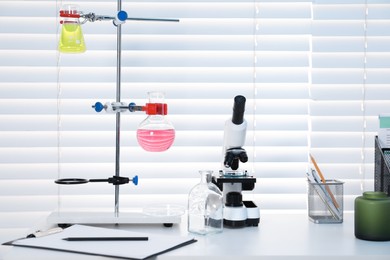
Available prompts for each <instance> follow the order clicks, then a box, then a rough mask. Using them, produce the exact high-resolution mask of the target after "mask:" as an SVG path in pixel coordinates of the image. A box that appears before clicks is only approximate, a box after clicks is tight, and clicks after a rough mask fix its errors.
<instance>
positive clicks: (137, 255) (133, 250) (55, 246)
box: [3, 225, 197, 260]
mask: <svg viewBox="0 0 390 260" xmlns="http://www.w3.org/2000/svg"><path fill="white" fill-rule="evenodd" d="M80 236H83V237H86V236H88V237H114V236H115V237H130V236H134V237H139V236H147V237H148V240H147V241H87V242H84V241H83V242H69V241H66V240H64V239H65V238H67V237H80ZM196 241H197V240H195V239H194V238H192V237H182V236H171V235H157V234H146V233H139V232H131V231H125V230H117V229H109V228H101V227H90V226H84V225H73V226H71V227H69V228H66V229H64V230H63V231H62V232H60V233H56V234H52V235H48V236H42V237H34V238H22V239H17V240H13V241H10V242H7V243H4V244H3V245H9V246H20V247H28V248H36V249H46V250H56V251H61V252H70V253H79V254H87V255H95V256H106V257H114V258H121V259H136V260H143V259H147V258H150V257H153V256H157V255H160V254H163V253H166V252H168V251H171V250H174V249H177V248H180V247H183V246H186V245H189V244H192V243H195V242H196Z"/></svg>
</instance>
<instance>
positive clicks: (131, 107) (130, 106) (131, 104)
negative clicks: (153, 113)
mask: <svg viewBox="0 0 390 260" xmlns="http://www.w3.org/2000/svg"><path fill="white" fill-rule="evenodd" d="M134 107H135V103H134V102H131V103H130V104H129V111H130V112H134V111H135V110H134Z"/></svg>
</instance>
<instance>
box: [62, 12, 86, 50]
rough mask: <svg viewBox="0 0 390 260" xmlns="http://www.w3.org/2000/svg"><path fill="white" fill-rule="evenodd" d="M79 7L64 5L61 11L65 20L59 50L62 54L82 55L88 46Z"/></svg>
mask: <svg viewBox="0 0 390 260" xmlns="http://www.w3.org/2000/svg"><path fill="white" fill-rule="evenodd" d="M77 16H79V11H78V6H77V5H64V6H63V8H62V10H61V17H62V18H63V20H62V21H61V23H62V29H61V36H60V42H59V45H58V50H59V51H60V52H62V53H82V52H85V50H86V46H85V41H84V36H83V32H82V30H81V24H80V21H79V18H77Z"/></svg>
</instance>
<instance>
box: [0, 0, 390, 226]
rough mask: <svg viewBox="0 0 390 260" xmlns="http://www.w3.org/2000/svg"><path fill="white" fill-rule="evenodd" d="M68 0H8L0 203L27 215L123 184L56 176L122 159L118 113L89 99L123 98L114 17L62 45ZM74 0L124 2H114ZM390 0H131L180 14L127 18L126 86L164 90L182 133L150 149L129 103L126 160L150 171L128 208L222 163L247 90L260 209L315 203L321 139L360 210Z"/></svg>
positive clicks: (381, 91)
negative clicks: (68, 48) (140, 138)
mask: <svg viewBox="0 0 390 260" xmlns="http://www.w3.org/2000/svg"><path fill="white" fill-rule="evenodd" d="M66 3H75V2H72V1H60V0H58V1H0V24H1V26H0V38H1V41H0V56H1V59H0V102H1V108H2V109H1V110H0V111H1V112H0V118H1V120H0V125H1V128H0V130H1V131H0V140H1V141H0V169H1V170H0V172H1V175H0V178H1V182H0V201H1V212H2V214H0V216H1V218H4V219H6V220H9V219H16V220H15V223H18V224H20V221H19V222H18V219H17V218H14V216H16V215H17V216H28V218H29V220H30V221H33V220H34V219H35V218H36V219H37V218H38V217H40V216H42V215H45V214H48V213H49V212H50V211H52V210H54V209H56V208H58V207H59V208H61V209H72V208H76V209H88V208H104V209H113V204H114V190H113V186H111V185H107V184H86V185H76V186H71V187H70V186H66V187H65V186H57V185H55V184H54V182H53V181H54V180H55V179H57V178H59V177H61V178H66V177H80V178H86V179H89V178H108V177H110V176H112V175H113V174H114V161H115V159H114V156H115V133H114V132H115V130H114V129H115V115H114V114H105V113H99V114H98V113H95V112H94V111H93V109H92V108H91V106H92V104H94V103H95V102H96V101H101V102H103V103H104V102H107V101H114V100H115V80H116V78H115V75H116V74H115V71H116V28H115V27H114V26H113V25H112V24H111V23H110V22H94V23H86V24H85V25H83V27H82V28H83V32H84V37H85V40H86V44H87V52H85V53H83V54H79V55H65V54H59V53H58V52H57V50H56V49H57V40H58V37H59V33H60V24H59V18H58V11H59V9H60V7H61V5H62V4H66ZM77 4H78V5H79V6H80V7H81V8H80V9H81V10H82V11H84V12H86V13H88V12H94V13H97V14H105V15H112V14H114V13H115V12H116V5H117V2H116V1H113V0H111V1H97V0H95V1H81V0H79V1H77ZM389 8H390V4H388V3H386V1H380V0H373V1H341V0H340V1H337V0H332V1H309V0H307V1H292V0H291V1H287V0H286V1H260V0H247V1H233V0H230V1H228V0H214V1H197V0H192V1H174V0H170V1H164V0H160V1H157V0H154V1H126V0H124V1H123V3H122V9H123V10H126V11H127V12H128V14H129V16H130V17H147V18H178V19H180V22H179V23H155V22H138V21H137V22H130V21H129V22H127V23H126V24H125V25H123V26H122V95H121V96H122V101H124V102H135V103H137V104H143V103H145V102H146V101H147V92H148V91H151V90H157V91H163V92H165V93H166V101H167V103H168V105H169V114H168V118H169V119H170V121H171V122H172V123H173V125H174V126H175V129H176V139H175V143H174V145H173V147H172V148H171V149H170V150H168V151H167V152H164V153H149V152H145V151H143V150H142V148H140V147H139V146H138V144H137V141H136V134H135V131H136V129H137V126H138V124H139V123H140V122H141V121H142V120H143V119H144V118H145V117H146V116H145V115H144V114H139V113H124V114H122V120H121V121H122V122H121V130H122V132H121V144H122V146H121V175H122V176H129V177H131V176H133V175H136V174H137V175H138V176H139V178H140V182H139V185H138V186H130V185H128V186H122V187H121V189H120V190H121V196H120V208H121V209H123V210H125V209H127V208H128V207H142V206H144V205H147V204H149V203H177V204H181V205H185V204H186V200H187V194H188V192H189V190H190V189H191V187H192V186H194V185H195V184H196V183H197V182H198V180H199V176H198V170H200V169H211V170H214V171H215V172H216V171H218V170H219V167H220V162H221V160H222V143H223V140H222V139H223V126H224V122H225V120H227V119H228V118H229V117H231V112H232V105H233V98H234V96H235V95H238V94H241V95H244V96H246V98H247V106H246V114H245V118H246V120H247V121H248V133H247V140H246V147H245V148H246V149H247V151H248V153H249V162H248V163H247V164H246V165H245V166H246V167H247V169H248V170H249V172H250V173H252V174H253V175H254V176H255V177H257V183H256V187H255V190H254V191H253V192H250V193H246V194H245V196H251V197H252V198H251V199H253V200H255V201H256V202H257V203H258V205H259V207H260V209H261V210H305V209H306V197H307V196H306V192H307V191H306V181H305V176H306V175H305V173H306V171H307V170H308V168H309V167H310V165H309V161H308V153H312V154H313V155H314V157H315V158H316V160H317V162H318V163H319V165H320V167H321V169H322V170H323V172H324V174H325V175H326V177H327V178H330V179H340V180H342V181H344V182H345V190H344V193H345V210H352V209H353V204H352V201H353V199H354V198H355V197H356V195H359V194H361V192H362V191H363V190H369V189H373V161H374V160H373V154H374V153H373V147H374V146H373V140H374V136H375V134H376V131H377V129H378V127H377V125H378V124H377V115H378V114H379V113H389V111H388V110H389V108H388V107H389V106H387V104H388V102H389V101H388V100H389V97H390V96H389V95H390V93H389V91H388V86H387V84H388V81H389V79H388V76H387V75H388V72H389V63H388V62H387V61H386V57H387V56H388V55H389V47H388V46H390V45H389V39H390V37H389V32H388V30H386V28H387V27H388V26H389V23H390V21H389V15H388V14H389V13H390V12H388V11H389ZM21 213H23V214H21ZM34 217H35V218H34ZM2 223H7V222H4V221H2ZM1 225H4V226H3V227H2V228H6V227H5V225H6V224H1ZM20 225H23V224H20ZM24 225H26V226H27V225H28V222H26V224H24Z"/></svg>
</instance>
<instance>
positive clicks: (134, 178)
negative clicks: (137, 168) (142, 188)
mask: <svg viewBox="0 0 390 260" xmlns="http://www.w3.org/2000/svg"><path fill="white" fill-rule="evenodd" d="M132 182H133V183H134V185H136V186H137V185H138V176H137V175H135V176H134V177H133V179H132Z"/></svg>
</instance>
